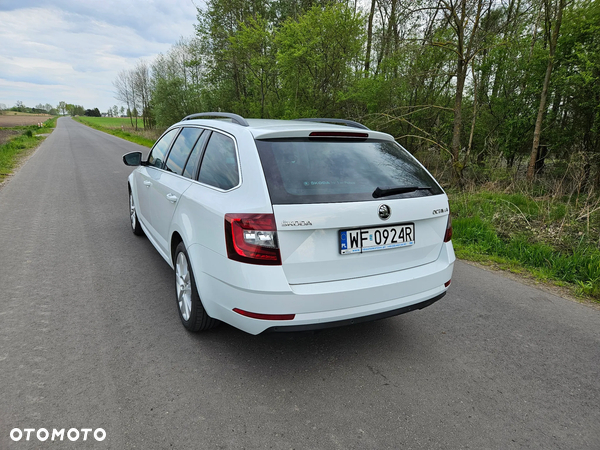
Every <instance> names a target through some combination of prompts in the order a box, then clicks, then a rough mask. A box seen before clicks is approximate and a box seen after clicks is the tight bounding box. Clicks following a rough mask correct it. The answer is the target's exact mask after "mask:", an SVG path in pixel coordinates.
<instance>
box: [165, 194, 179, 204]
mask: <svg viewBox="0 0 600 450" xmlns="http://www.w3.org/2000/svg"><path fill="white" fill-rule="evenodd" d="M167 200H169V201H170V202H171V203H175V202H176V201H177V196H176V195H173V194H167Z"/></svg>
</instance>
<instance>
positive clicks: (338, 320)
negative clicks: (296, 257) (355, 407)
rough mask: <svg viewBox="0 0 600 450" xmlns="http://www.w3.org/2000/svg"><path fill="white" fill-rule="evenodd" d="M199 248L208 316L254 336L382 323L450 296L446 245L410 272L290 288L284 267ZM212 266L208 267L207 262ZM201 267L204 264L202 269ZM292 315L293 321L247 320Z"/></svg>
mask: <svg viewBox="0 0 600 450" xmlns="http://www.w3.org/2000/svg"><path fill="white" fill-rule="evenodd" d="M205 252H206V250H205V249H204V248H202V247H200V246H191V247H190V248H189V249H188V253H190V259H191V262H192V266H193V270H194V273H195V274H196V282H197V285H198V290H199V293H200V298H201V299H202V303H203V305H204V308H205V309H206V312H207V313H208V314H209V315H210V316H211V317H213V318H215V319H219V320H221V321H223V322H226V323H228V324H230V325H232V326H234V327H236V328H239V329H241V330H243V331H245V332H247V333H250V334H259V333H262V332H264V331H266V330H269V331H286V330H289V331H298V330H314V329H319V328H329V327H335V326H342V325H347V324H351V323H358V322H363V321H369V320H377V319H381V318H384V317H390V316H394V315H397V314H402V313H405V312H409V311H413V310H415V309H421V308H424V307H426V306H429V305H430V304H432V303H434V302H435V301H437V300H439V299H440V298H442V297H443V296H444V294H445V293H446V290H447V287H446V286H445V283H447V282H448V281H450V279H451V278H452V271H453V268H454V260H455V256H454V251H453V248H452V244H451V243H447V244H444V246H443V247H442V251H441V252H440V255H439V257H438V259H437V260H436V261H434V262H432V263H429V264H425V265H422V266H418V267H414V268H411V269H407V270H401V271H397V272H390V273H385V274H381V275H375V276H369V277H362V278H353V279H349V280H342V281H333V282H323V283H309V284H301V285H289V284H288V283H287V282H286V279H285V275H284V274H283V270H282V269H281V267H280V266H271V267H268V266H253V265H250V264H243V263H238V262H235V261H231V260H228V259H226V258H224V257H222V256H220V255H217V254H215V253H212V252H210V254H206V253H205ZM204 261H208V262H209V263H208V264H207V265H203V264H202V262H204ZM197 262H200V264H197ZM234 308H238V309H240V310H243V311H248V312H251V313H258V314H273V315H277V314H285V315H288V314H293V315H294V318H293V320H263V319H254V318H250V317H246V316H242V315H240V314H238V313H236V312H234V311H233V310H234Z"/></svg>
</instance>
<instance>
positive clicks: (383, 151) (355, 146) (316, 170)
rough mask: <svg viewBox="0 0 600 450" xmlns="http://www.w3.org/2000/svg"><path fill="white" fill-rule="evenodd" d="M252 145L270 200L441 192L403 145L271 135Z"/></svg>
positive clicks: (335, 199) (290, 201) (312, 200)
mask: <svg viewBox="0 0 600 450" xmlns="http://www.w3.org/2000/svg"><path fill="white" fill-rule="evenodd" d="M256 145H257V148H258V153H259V155H260V159H261V163H262V166H263V170H264V173H265V177H266V180H267V186H268V188H269V194H270V196H271V201H272V202H273V204H280V205H281V204H302V203H330V202H350V201H367V200H374V201H376V200H381V198H374V197H373V192H374V191H375V189H377V188H378V187H379V188H380V189H384V188H392V187H406V186H414V187H419V188H420V189H418V190H415V191H412V192H405V193H401V194H394V195H389V196H385V198H409V197H422V196H427V195H438V194H441V193H442V192H443V191H442V189H441V188H440V187H439V185H438V184H437V183H436V182H435V180H434V179H433V178H432V177H431V175H429V173H428V172H427V171H426V170H425V169H424V168H423V167H422V166H421V165H420V164H419V163H418V162H417V161H416V160H415V159H414V158H413V157H412V156H411V155H410V154H409V153H408V152H407V151H406V150H405V149H403V148H402V147H400V146H399V145H398V144H396V143H395V142H390V141H383V140H381V141H380V140H360V141H356V140H348V139H312V138H306V139H270V140H257V141H256Z"/></svg>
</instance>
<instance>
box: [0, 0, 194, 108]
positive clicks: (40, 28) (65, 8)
mask: <svg viewBox="0 0 600 450" xmlns="http://www.w3.org/2000/svg"><path fill="white" fill-rule="evenodd" d="M202 4H203V2H202V0H160V1H152V0H121V1H115V0H101V1H97V0H96V1H91V0H52V1H44V0H41V1H33V0H14V1H13V0H0V43H1V44H0V104H4V105H6V106H8V107H11V106H14V105H15V104H16V102H17V101H22V102H23V103H24V104H25V105H26V106H30V107H32V106H35V105H37V104H40V103H41V104H46V103H49V104H51V105H53V106H56V105H57V104H58V102H60V101H65V102H67V103H74V104H77V105H82V106H83V107H84V108H86V109H88V108H99V109H100V111H102V112H104V111H106V110H107V109H108V108H109V107H111V106H112V105H115V104H116V105H119V106H120V104H119V103H118V102H117V100H115V98H114V88H113V86H112V82H113V80H114V79H115V78H116V76H117V73H118V72H119V71H121V70H123V69H131V68H133V67H134V65H135V64H136V62H137V61H139V60H141V59H143V60H146V61H148V62H152V61H153V60H154V57H155V56H156V55H157V54H159V53H164V52H166V51H168V50H169V48H171V46H172V45H173V44H175V43H176V42H177V41H178V40H179V39H180V38H181V37H184V38H187V37H191V36H192V35H193V34H194V24H195V23H196V6H195V5H199V6H201V5H202Z"/></svg>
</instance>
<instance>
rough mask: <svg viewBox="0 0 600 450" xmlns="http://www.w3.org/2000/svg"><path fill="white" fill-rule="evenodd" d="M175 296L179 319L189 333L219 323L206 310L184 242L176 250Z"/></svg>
mask: <svg viewBox="0 0 600 450" xmlns="http://www.w3.org/2000/svg"><path fill="white" fill-rule="evenodd" d="M175 295H176V300H177V306H178V309H179V317H180V319H181V322H182V323H183V326H184V327H185V328H186V329H188V330H189V331H204V330H208V329H210V328H213V327H214V326H215V325H217V324H218V323H219V321H218V320H215V319H213V318H212V317H210V316H209V315H208V314H206V311H205V310H204V307H203V306H202V302H201V301H200V296H199V295H198V290H197V289H196V282H195V280H194V274H193V272H192V266H191V265H190V262H189V257H188V254H187V251H186V250H185V245H183V242H181V243H179V245H178V246H177V249H176V250H175Z"/></svg>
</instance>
